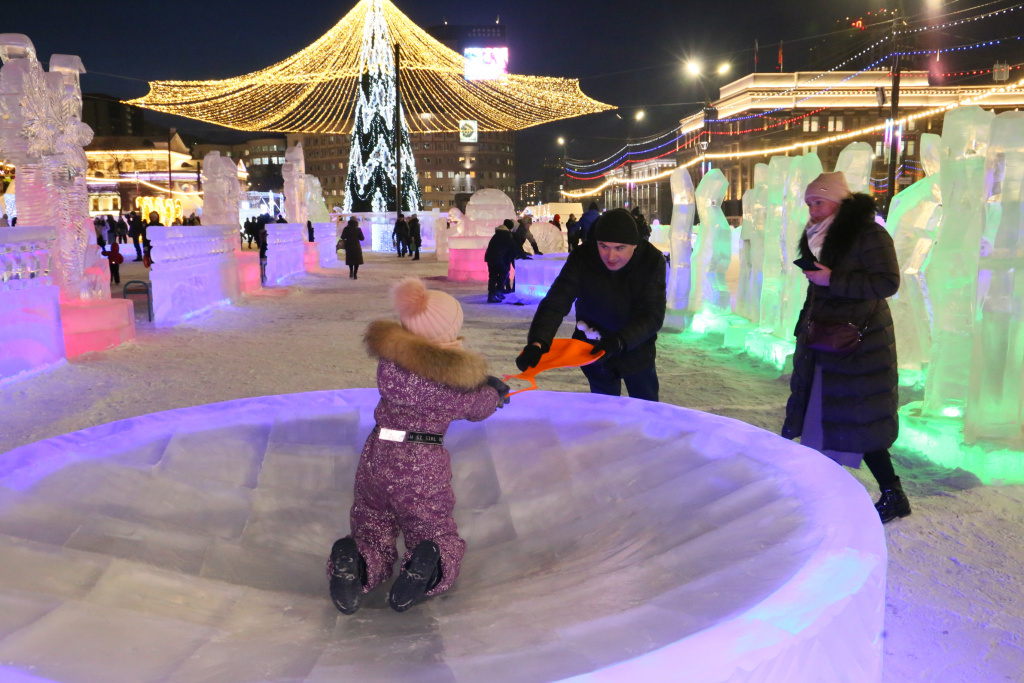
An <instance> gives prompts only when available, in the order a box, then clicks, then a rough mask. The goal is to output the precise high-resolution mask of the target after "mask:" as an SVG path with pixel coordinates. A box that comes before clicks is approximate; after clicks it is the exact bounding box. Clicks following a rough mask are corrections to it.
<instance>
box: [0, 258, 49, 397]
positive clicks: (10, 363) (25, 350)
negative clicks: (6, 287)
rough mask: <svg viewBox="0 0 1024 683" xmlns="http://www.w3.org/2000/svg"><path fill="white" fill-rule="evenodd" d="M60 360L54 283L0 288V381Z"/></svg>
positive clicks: (43, 368) (43, 367)
mask: <svg viewBox="0 0 1024 683" xmlns="http://www.w3.org/2000/svg"><path fill="white" fill-rule="evenodd" d="M46 279H47V280H49V278H46ZM63 361H64V333H63V330H62V328H61V322H60V290H59V289H58V288H57V286H56V285H54V284H53V283H52V281H51V282H50V283H49V284H46V285H43V286H33V287H27V288H25V289H21V290H15V291H0V382H2V381H3V380H6V379H10V378H12V377H16V376H18V375H21V374H28V373H32V372H37V371H40V370H45V369H47V368H50V367H53V366H54V365H57V364H58V363H61V362H63Z"/></svg>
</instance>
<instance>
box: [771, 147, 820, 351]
mask: <svg viewBox="0 0 1024 683" xmlns="http://www.w3.org/2000/svg"><path fill="white" fill-rule="evenodd" d="M821 172H822V168H821V161H820V160H819V159H818V155H817V154H814V153H813V152H812V153H810V154H805V155H803V156H800V157H796V158H794V159H793V161H792V163H790V165H789V173H787V175H786V185H785V190H784V192H785V196H784V198H783V218H782V235H780V237H779V248H780V249H781V250H782V252H781V256H782V269H783V273H784V276H783V289H782V306H781V308H780V309H779V313H778V318H777V321H778V322H777V323H776V324H775V327H774V332H773V333H774V334H775V336H776V337H778V338H780V339H792V338H793V328H794V327H796V321H797V318H798V317H799V316H800V311H801V310H802V309H803V306H804V299H805V298H807V277H806V276H805V275H804V274H803V272H802V271H801V270H800V269H799V268H797V267H796V266H795V265H793V261H795V260H796V259H798V258H800V238H801V236H803V234H804V228H806V227H807V218H808V214H807V204H806V203H805V202H804V192H806V191H807V186H808V185H810V184H811V181H812V180H814V179H815V178H817V177H818V176H819V175H821Z"/></svg>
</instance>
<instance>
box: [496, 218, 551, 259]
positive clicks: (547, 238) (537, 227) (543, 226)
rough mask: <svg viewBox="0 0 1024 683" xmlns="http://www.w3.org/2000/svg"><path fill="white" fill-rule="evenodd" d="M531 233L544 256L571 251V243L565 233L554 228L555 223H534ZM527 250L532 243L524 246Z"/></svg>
mask: <svg viewBox="0 0 1024 683" xmlns="http://www.w3.org/2000/svg"><path fill="white" fill-rule="evenodd" d="M496 227H498V224H495V225H494V226H493V227H492V229H491V234H492V235H493V234H494V229H493V228H496ZM530 232H531V233H533V238H534V239H535V240H537V246H538V247H540V251H541V253H542V254H565V253H567V252H568V251H569V242H568V239H567V238H566V236H565V233H564V232H562V231H561V230H559V229H558V228H556V227H555V226H554V224H553V223H548V222H546V221H545V222H540V223H532V224H531V225H530ZM523 246H524V247H525V248H526V249H530V248H531V247H530V243H529V242H527V243H526V244H524V245H523Z"/></svg>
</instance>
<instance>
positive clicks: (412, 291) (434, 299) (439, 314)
mask: <svg viewBox="0 0 1024 683" xmlns="http://www.w3.org/2000/svg"><path fill="white" fill-rule="evenodd" d="M391 299H392V301H394V303H395V310H396V311H398V319H399V320H401V321H402V327H404V328H405V329H407V330H409V331H410V332H412V333H413V334H416V335H419V336H421V337H424V338H426V339H429V340H430V341H432V342H434V343H435V344H438V345H439V346H445V347H451V346H461V342H460V341H459V330H461V329H462V306H460V305H459V302H458V301H456V300H455V297H453V296H451V295H449V294H445V293H444V292H439V291H437V290H436V289H427V286H426V285H425V284H423V281H422V280H420V279H419V278H415V277H407V278H404V279H403V280H402V281H401V282H399V283H398V284H396V285H395V286H394V287H393V288H392V289H391Z"/></svg>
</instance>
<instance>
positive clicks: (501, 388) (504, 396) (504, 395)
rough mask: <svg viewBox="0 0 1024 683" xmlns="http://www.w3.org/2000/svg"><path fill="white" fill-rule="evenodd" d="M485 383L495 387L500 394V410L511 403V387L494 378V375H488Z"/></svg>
mask: <svg viewBox="0 0 1024 683" xmlns="http://www.w3.org/2000/svg"><path fill="white" fill-rule="evenodd" d="M485 382H486V384H487V386H489V387H493V388H494V390H495V391H497V392H498V407H499V408H501V407H503V406H504V405H505V404H506V403H508V402H509V397H508V392H510V391H511V390H512V387H510V386H509V385H507V384H505V383H504V382H502V381H501V380H500V379H498V378H497V377H494V376H493V375H488V376H487V379H486V380H485Z"/></svg>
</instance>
